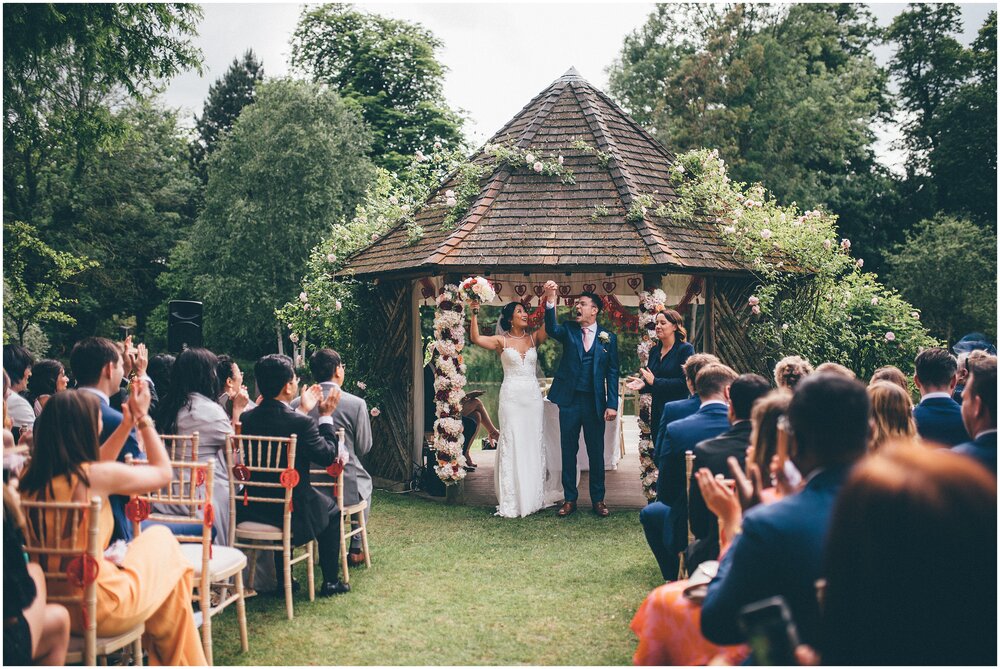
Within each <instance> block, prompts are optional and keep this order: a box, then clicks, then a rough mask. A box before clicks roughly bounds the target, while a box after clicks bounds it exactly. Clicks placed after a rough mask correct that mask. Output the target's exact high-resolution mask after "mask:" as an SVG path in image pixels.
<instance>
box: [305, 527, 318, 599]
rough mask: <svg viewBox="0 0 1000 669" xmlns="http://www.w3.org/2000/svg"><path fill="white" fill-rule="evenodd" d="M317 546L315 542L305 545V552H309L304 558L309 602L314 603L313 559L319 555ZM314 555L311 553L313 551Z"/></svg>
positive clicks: (314, 565) (314, 575)
mask: <svg viewBox="0 0 1000 669" xmlns="http://www.w3.org/2000/svg"><path fill="white" fill-rule="evenodd" d="M318 546H319V544H318V543H317V542H316V541H310V542H309V543H307V544H306V550H307V551H309V556H308V557H306V574H307V578H308V579H309V601H310V602H314V601H316V563H315V557H316V555H317V554H318V553H319V551H318V550H316V549H317V547H318ZM314 550H315V551H316V553H313V551H314Z"/></svg>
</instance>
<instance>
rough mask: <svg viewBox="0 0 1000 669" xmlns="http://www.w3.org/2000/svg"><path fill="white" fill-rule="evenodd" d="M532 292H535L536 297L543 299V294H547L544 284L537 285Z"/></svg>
mask: <svg viewBox="0 0 1000 669" xmlns="http://www.w3.org/2000/svg"><path fill="white" fill-rule="evenodd" d="M532 290H534V291H535V297H541V296H542V293H544V292H545V288H544V287H542V284H540V283H536V284H535V287H534V288H532Z"/></svg>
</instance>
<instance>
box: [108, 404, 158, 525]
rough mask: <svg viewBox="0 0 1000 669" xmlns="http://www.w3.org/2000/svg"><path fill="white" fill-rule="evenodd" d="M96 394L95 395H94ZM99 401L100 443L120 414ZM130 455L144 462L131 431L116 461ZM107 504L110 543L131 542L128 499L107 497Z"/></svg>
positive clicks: (113, 496) (116, 422)
mask: <svg viewBox="0 0 1000 669" xmlns="http://www.w3.org/2000/svg"><path fill="white" fill-rule="evenodd" d="M95 394H96V393H95ZM98 399H100V401H101V423H102V424H103V427H102V428H101V443H102V444H103V443H104V442H105V441H107V439H108V437H110V436H111V434H112V433H113V432H114V431H115V430H117V429H118V426H119V425H121V424H122V418H123V416H122V414H121V412H120V411H117V410H115V409H114V408H112V407H111V404H110V403H109V402H108V400H106V399H105V398H104V397H100V396H98ZM126 455H131V456H132V457H133V458H135V459H136V460H140V459H141V460H145V459H146V458H145V456H144V455H143V453H142V451H140V450H139V442H138V440H137V439H136V436H135V430H134V429H133V430H132V431H131V432H129V434H128V439H126V440H125V445H124V446H123V447H122V450H121V452H120V453H119V454H118V461H119V462H125V456H126ZM108 502H109V503H110V504H111V513H112V514H113V515H114V518H115V529H114V532H113V533H112V534H111V541H116V540H118V539H124V540H125V541H131V540H132V521H131V520H129V519H128V517H127V516H126V515H125V505H126V504H128V497H127V496H125V495H108Z"/></svg>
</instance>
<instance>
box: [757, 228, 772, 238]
mask: <svg viewBox="0 0 1000 669" xmlns="http://www.w3.org/2000/svg"><path fill="white" fill-rule="evenodd" d="M771 234H772V233H771V231H770V230H768V229H767V228H764V229H763V230H761V231H760V236H761V237H762V238H763V239H770V238H771Z"/></svg>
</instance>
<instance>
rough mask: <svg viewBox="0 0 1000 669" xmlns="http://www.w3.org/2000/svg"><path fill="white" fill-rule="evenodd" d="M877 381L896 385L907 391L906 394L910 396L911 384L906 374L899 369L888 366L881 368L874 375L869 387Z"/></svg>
mask: <svg viewBox="0 0 1000 669" xmlns="http://www.w3.org/2000/svg"><path fill="white" fill-rule="evenodd" d="M876 381H888V382H890V383H895V384H896V385H897V386H899V387H900V388H902V389H903V390H905V391H906V394H907V395H909V394H910V384H909V382H908V381H907V380H906V374H903V371H902V370H901V369H900V368H899V367H893V366H892V365H886V366H885V367H879V368H878V369H876V370H875V373H874V374H872V378H871V380H870V381H869V382H868V385H869V386H870V385H871V384H873V383H875V382H876Z"/></svg>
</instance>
